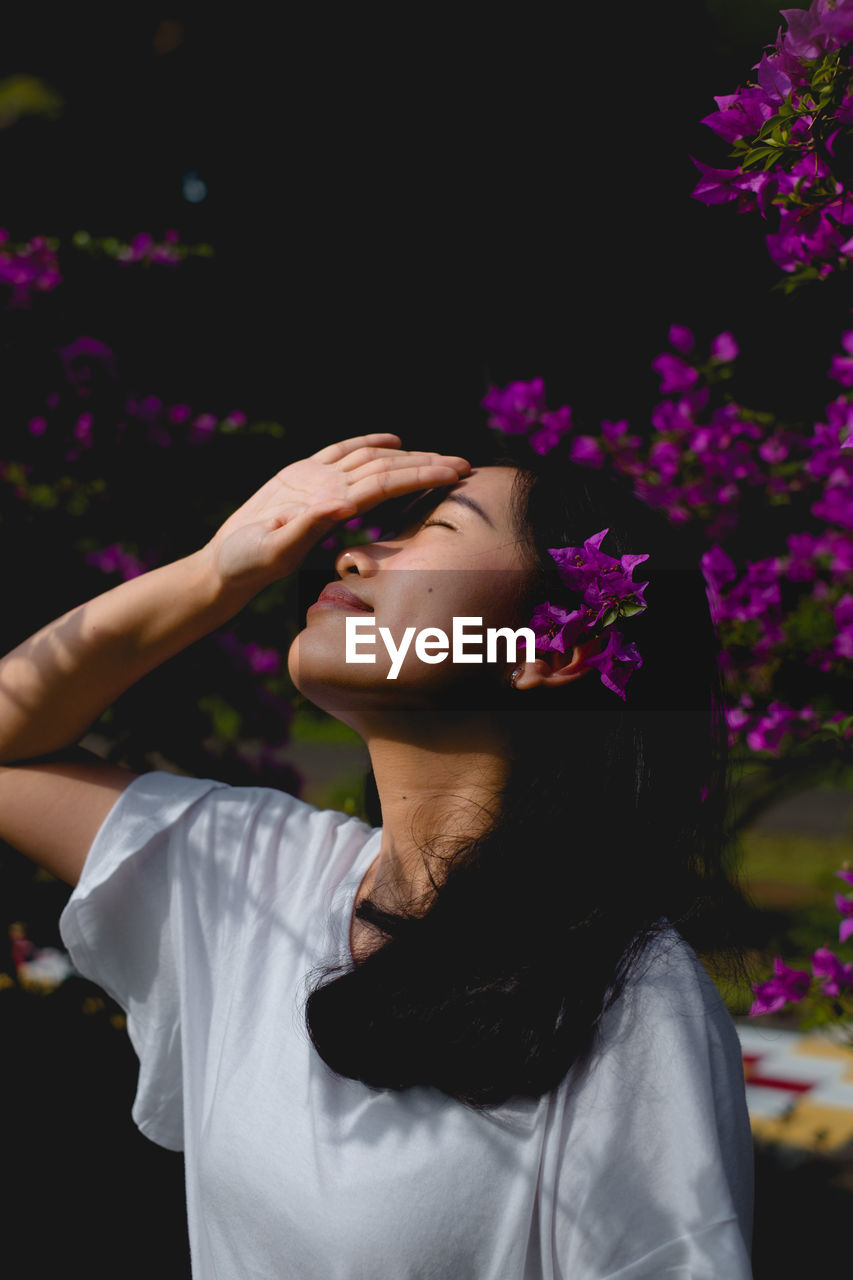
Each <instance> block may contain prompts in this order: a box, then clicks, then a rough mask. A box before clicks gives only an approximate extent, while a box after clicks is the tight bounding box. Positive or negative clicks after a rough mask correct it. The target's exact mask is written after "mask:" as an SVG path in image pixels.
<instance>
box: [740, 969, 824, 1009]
mask: <svg viewBox="0 0 853 1280" xmlns="http://www.w3.org/2000/svg"><path fill="white" fill-rule="evenodd" d="M810 986H811V975H810V974H809V973H808V971H807V970H805V969H789V968H788V966H787V965H786V964H785V963H784V962H783V961H782V960H780V959H779V957H778V956H777V957H776V959H775V960H774V961H773V977H772V978H770V979H769V981H768V982H759V983H757V984H756V985H754V986H753V988H752V989H753V991H754V992H755V996H756V999H755V1000H754V1002H753V1005H752V1008H751V1009H750V1011H749V1016H750V1018H758V1017H760V1016H761V1015H762V1014H764V1013H777V1012H778V1010H779V1009H782V1008H784V1006H785V1005H786V1004H796V1003H798V1001H800V1000H802V999H803V998H804V996H806V995H807V993H808V989H809V987H810Z"/></svg>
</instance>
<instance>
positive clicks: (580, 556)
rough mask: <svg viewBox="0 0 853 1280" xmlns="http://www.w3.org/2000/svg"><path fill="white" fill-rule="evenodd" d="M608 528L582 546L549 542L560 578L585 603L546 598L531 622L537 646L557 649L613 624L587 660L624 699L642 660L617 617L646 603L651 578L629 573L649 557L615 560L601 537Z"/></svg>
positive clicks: (629, 614)
mask: <svg viewBox="0 0 853 1280" xmlns="http://www.w3.org/2000/svg"><path fill="white" fill-rule="evenodd" d="M609 532H610V531H609V529H602V530H601V531H600V532H599V533H596V534H594V535H593V536H592V537H591V538H587V540H586V541H585V542H584V544H583V546H582V547H549V548H548V553H549V555H550V556H551V558H552V560H554V562H555V563H556V565H557V572H558V574H559V577H560V580H561V581H562V583H563V584H564V586H566V587H567V588H568V589H569V590H570V591H576V592H578V593H579V594H580V596H581V604H580V605H579V606H578V607H577V608H576V609H573V610H571V611H569V610H566V609H562V608H561V607H560V606H559V605H555V604H551V603H550V602H547V601H546V602H545V603H544V604H540V605H537V607H536V609H535V611H534V614H533V617H532V618H531V620H530V622H529V624H528V625H529V626H530V627H531V628H532V629H533V632H534V634H535V636H536V647H537V648H538V649H545V650H547V649H556V650H558V652H560V653H566V652H567V651H568V650H569V649H572V648H573V647H574V646H575V645H577V644H582V643H583V642H584V641H585V640H589V639H591V638H592V637H593V636H596V635H599V634H601V633H602V632H604V631H607V630H608V629H610V630H609V634H608V637H607V645H606V647H605V648H604V649H602V651H601V652H600V653H598V654H596V655H594V656H593V657H589V658H587V659H586V664H585V665H587V666H591V667H598V669H599V673H600V676H601V682H602V684H604V685H606V686H607V688H608V689H612V690H613V692H614V693H617V694H618V695H619V697H620V698H622V699H623V700H624V698H625V686H626V684H627V683H628V680H629V678H630V676H631V675H632V674H633V672H634V671H635V670H636V669H637V667H641V666H642V665H643V660H642V658H641V657H640V652H639V650H638V648H637V646H636V644H634V643H633V641H628V642H627V643H626V641H625V639H624V636H623V635H622V633H621V631H617V630H615V628H614V623H616V622H617V621H618V620H619V619H620V618H631V617H633V616H634V614H637V613H641V612H642V611H643V610H644V609H645V608H647V607H648V606H647V604H646V601H645V599H644V597H643V592H644V591H645V589H646V587H647V586H648V585H649V584H648V582H639V583H638V582H634V581H632V577H631V575H632V574H633V572H634V569H635V568H636V566H637V565H638V564H641V563H642V562H643V561H644V560H648V558H649V557H648V555H624V556H622V557H621V558H620V559H618V560H617V559H616V558H615V557H614V556H609V555H607V554H605V552H603V551H602V550H601V543H602V542H603V541H604V538H605V536H606V535H607V534H608V533H609ZM611 628H612V629H611Z"/></svg>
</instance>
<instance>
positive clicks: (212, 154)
mask: <svg viewBox="0 0 853 1280" xmlns="http://www.w3.org/2000/svg"><path fill="white" fill-rule="evenodd" d="M779 21H780V20H779V19H778V17H777V16H776V10H775V6H774V5H771V4H768V3H766V0H755V2H754V3H750V2H749V0H740V2H739V3H737V2H736V0H715V2H714V0H708V3H707V4H703V3H698V2H697V3H690V2H689V0H682V2H681V3H670V2H669V0H667V2H665V3H655V4H645V5H638V4H630V5H629V4H620V3H607V4H585V5H580V4H563V5H544V6H529V7H524V8H522V7H519V6H512V7H510V8H507V9H505V10H497V9H495V8H494V7H489V8H486V7H483V8H479V7H477V9H476V10H474V9H472V11H471V12H470V13H469V12H467V11H465V10H463V8H462V7H460V6H457V7H455V8H452V9H451V8H448V9H447V10H441V9H437V8H436V7H435V6H418V5H409V6H405V7H403V8H397V9H393V10H390V9H389V10H386V11H383V12H381V13H380V12H370V11H365V10H364V9H363V7H358V6H349V7H346V8H345V7H334V8H333V7H330V6H313V7H312V8H311V9H310V10H309V11H308V12H306V11H304V10H296V9H295V7H294V6H286V7H281V6H277V7H275V8H270V9H267V10H265V11H264V14H263V15H262V14H261V13H260V12H255V13H252V11H251V10H250V9H246V10H245V12H244V11H242V10H241V9H239V8H237V7H231V8H230V10H229V11H223V12H221V13H219V14H217V13H216V12H215V11H214V9H213V7H212V6H211V7H205V9H204V10H203V11H193V10H191V9H189V8H187V7H183V8H182V7H177V8H170V9H168V10H166V9H163V8H162V7H160V6H148V5H134V6H127V7H124V6H112V7H111V9H110V10H109V11H108V12H107V16H103V15H101V16H94V15H93V14H90V13H86V12H85V11H81V10H79V9H78V8H77V7H75V6H65V7H63V8H62V9H56V10H54V9H51V10H49V11H48V10H46V9H43V8H41V7H39V6H38V5H34V6H29V7H28V8H27V9H26V10H25V11H23V10H22V9H21V7H19V8H18V11H17V12H16V13H15V14H14V15H11V14H8V13H7V14H4V18H3V39H2V46H0V78H2V77H3V76H6V75H11V74H14V73H18V72H27V73H30V74H34V75H38V76H41V77H43V78H44V79H45V80H46V81H47V82H48V83H49V84H50V85H52V86H53V87H54V88H56V89H57V90H59V91H60V92H61V94H62V95H63V97H64V99H65V104H66V105H65V108H64V111H63V113H62V116H61V118H59V119H58V120H56V121H46V120H42V119H28V118H25V119H22V120H20V121H19V122H17V123H16V124H14V125H13V126H12V127H9V128H7V129H5V130H2V131H0V165H2V178H3V181H2V187H3V200H2V205H0V225H4V226H6V227H7V229H8V230H9V232H10V235H11V237H12V239H13V240H25V239H27V238H29V237H30V236H32V235H35V234H49V235H57V236H60V237H63V238H64V239H67V238H68V237H70V236H71V235H72V234H73V233H74V232H76V231H78V230H81V229H82V230H86V231H88V232H89V233H90V234H91V235H93V236H105V235H116V236H119V237H121V238H130V237H131V236H133V235H134V234H136V233H137V232H140V231H150V232H152V233H153V234H155V236H157V237H158V238H159V237H160V236H161V235H162V233H163V232H164V231H165V230H166V229H167V228H172V227H174V228H176V229H177V230H178V231H179V232H180V236H181V240H182V241H184V242H187V243H191V244H194V243H199V242H208V243H210V244H211V245H213V247H214V249H215V255H216V256H215V258H214V259H212V260H210V261H202V260H192V259H191V260H190V261H188V262H187V263H185V264H184V265H183V266H181V267H180V268H179V269H177V270H174V271H169V270H167V269H165V268H164V269H154V268H152V269H150V270H148V271H145V270H141V269H133V270H130V271H122V270H121V269H120V268H118V267H116V265H115V264H113V263H93V262H91V261H89V260H88V259H86V258H84V257H83V256H80V257H79V258H78V259H73V258H69V259H68V262H67V266H66V264H65V260H63V261H64V266H66V269H65V274H66V279H67V283H66V285H64V286H63V288H61V289H59V290H58V291H57V292H56V293H55V294H50V295H46V296H44V297H43V298H39V299H37V302H36V305H35V306H34V307H33V309H32V310H31V311H21V312H15V313H12V312H7V313H5V314H4V315H3V316H2V319H0V333H2V341H3V355H4V366H5V369H4V375H3V376H4V381H5V392H4V400H5V404H6V430H7V431H13V430H19V429H20V424H21V421H22V420H23V419H22V415H23V414H25V413H27V412H33V411H35V406H37V405H38V403H39V402H40V400H41V399H42V398H43V396H44V393H45V390H46V388H45V385H44V377H45V368H46V363H45V362H46V361H47V359H48V357H49V355H50V350H52V349H53V348H55V346H56V345H58V344H61V343H62V342H70V341H72V340H73V339H74V338H76V337H79V336H80V335H81V334H87V335H91V336H94V337H99V338H101V339H103V340H104V341H106V342H108V343H109V344H110V345H111V346H112V347H113V348H114V350H115V352H116V355H117V358H118V361H119V366H120V369H121V372H122V378H123V382H124V383H125V384H127V385H128V386H130V387H134V388H136V389H137V390H139V391H141V392H143V393H144V392H153V393H156V394H158V395H160V396H162V397H163V399H164V400H166V401H167V402H175V401H182V402H186V403H188V404H191V405H193V406H194V407H195V408H197V409H210V410H212V411H213V412H215V413H225V412H228V411H229V410H231V409H235V408H237V409H242V410H244V411H245V412H246V413H248V414H249V416H250V417H252V418H254V417H261V418H275V419H278V420H279V421H281V422H283V423H285V424H286V425H287V426H288V429H289V430H290V431H291V432H296V433H303V435H304V444H305V448H304V452H305V453H308V452H313V451H314V449H316V448H318V447H319V446H320V445H322V444H325V443H328V442H330V441H331V440H335V439H340V438H343V437H345V436H348V435H352V434H356V433H359V432H362V431H366V430H383V429H385V430H394V431H397V432H398V433H399V434H400V435H401V436H402V439H403V443H404V445H406V446H408V447H422V446H426V447H430V448H437V449H442V450H445V449H452V450H453V451H457V450H460V446H462V445H463V444H464V442H465V440H466V438H467V433H468V432H469V430H471V429H473V428H474V426H475V425H479V423H480V421H481V419H482V414H481V411H480V410H479V407H478V406H479V400H480V398H481V396H482V395H483V393H484V391H485V389H486V387H487V385H488V383H489V382H490V381H494V382H496V383H499V384H502V383H505V382H507V381H509V380H511V379H516V378H522V379H528V378H531V377H534V376H536V375H542V376H544V377H545V378H546V384H547V388H548V398H549V403H550V404H551V405H552V406H556V405H558V404H561V403H565V402H569V403H571V404H572V406H573V407H574V410H575V418H576V421H577V422H579V423H580V424H581V425H582V426H583V427H585V428H586V429H588V430H591V431H595V430H596V429H597V426H598V423H599V422H600V420H601V418H602V417H608V418H617V417H621V416H629V417H630V418H631V419H632V425H634V426H636V428H638V429H640V430H642V429H643V428H644V425H645V421H647V419H648V412H649V409H650V408H651V406H652V405H653V404H654V402H655V393H656V390H657V380H656V377H655V375H654V374H653V373H652V371H651V369H650V367H649V366H650V361H651V360H652V358H653V357H654V356H655V355H656V354H657V353H658V352H659V351H660V350H662V349H664V347H665V343H666V333H667V329H668V327H669V325H670V324H671V323H672V322H674V321H677V322H679V323H682V324H687V325H690V326H692V327H693V328H694V329H695V330H696V332H697V336H698V337H699V339H700V342H705V343H707V341H708V340H709V339H710V337H711V336H712V335H713V334H715V333H717V332H718V331H720V330H721V329H730V330H732V331H733V332H734V333H735V336H736V337H737V339H738V341H739V343H740V345H741V349H742V356H741V360H740V362H739V374H738V380H737V383H736V386H735V390H736V392H737V393H738V394H740V395H741V397H742V398H743V399H744V400H745V401H746V402H747V403H751V404H752V405H753V406H754V407H757V408H774V409H776V410H777V412H780V413H782V414H784V415H786V416H789V417H793V418H796V417H797V416H798V415H800V414H803V415H805V414H807V413H808V412H809V410H810V409H811V410H814V409H815V408H816V407H817V408H819V407H820V406H821V405H822V404H823V402H824V400H825V399H828V398H829V397H830V396H831V395H832V394H833V389H832V385H831V384H830V383H829V382H828V380H827V379H826V377H825V371H826V367H827V365H828V361H829V353H830V351H831V350H832V346H833V335H834V334H836V333H837V332H838V331H839V330H840V329H841V328H842V327H846V325H847V323H848V310H849V306H850V299H849V297H847V296H846V295H844V293H843V281H842V282H841V284H840V285H839V284H838V283H837V282H833V283H832V284H830V285H829V286H828V287H823V288H820V289H819V290H818V293H817V295H815V293H814V292H813V291H812V290H809V289H806V290H803V291H802V292H801V293H800V294H796V295H794V296H793V297H791V298H785V297H783V296H782V295H781V294H780V293H779V292H774V290H773V285H774V284H775V283H776V282H777V280H778V278H779V273H778V271H777V270H776V268H775V267H773V265H772V264H771V263H770V261H769V259H768V258H767V255H766V251H765V248H764V243H763V235H764V231H765V229H766V228H765V227H764V226H763V224H762V223H761V221H760V219H759V218H758V216H757V215H754V214H751V215H743V216H738V215H737V214H736V213H735V211H734V210H733V209H732V208H731V207H726V208H723V209H713V208H712V209H706V208H705V206H703V205H701V204H699V203H698V202H696V201H694V200H692V199H691V198H690V192H691V190H692V188H693V186H694V184H695V181H696V177H697V175H696V170H695V169H694V167H693V165H692V163H691V160H690V155H691V154H694V155H696V156H697V157H699V158H702V159H704V160H705V161H706V162H709V163H712V164H716V165H719V166H723V165H725V164H726V163H727V161H726V159H725V155H726V150H725V147H724V146H723V144H722V143H720V142H719V140H718V139H716V138H715V137H714V135H713V134H712V133H711V132H710V131H709V130H708V129H707V128H706V127H703V126H702V125H700V124H699V120H700V119H701V117H702V116H703V115H705V114H707V113H708V112H709V111H711V110H713V107H714V104H713V95H714V94H721V93H727V92H730V91H731V90H733V89H734V87H735V86H736V85H737V84H738V83H742V82H743V81H744V80H745V79H746V78H747V77H748V74H749V68H750V66H751V65H752V64H753V63H755V62H756V61H757V60H758V58H759V56H760V52H761V46H762V44H763V43H765V42H768V41H771V40H772V39H773V38H774V36H775V32H776V27H777V25H778V23H779ZM192 171H195V172H196V173H197V174H198V176H199V178H201V179H202V180H203V182H204V183H205V185H206V187H207V196H206V198H205V199H204V200H203V201H202V202H201V203H195V204H193V203H189V202H188V201H187V200H185V199H184V196H183V194H182V183H183V180H184V177H185V175H186V174H187V173H190V172H192ZM48 348H49V349H50V350H48ZM297 438H301V437H297ZM288 448H290V445H289V446H288ZM462 451H464V449H463V450H462ZM288 460H289V459H288ZM165 465H168V460H167V459H166V461H165V462H164V466H165ZM200 482H201V483H203V476H201V477H200ZM152 520H156V494H153V495H152ZM11 550H12V552H14V549H11ZM6 554H7V556H8V555H9V554H10V549H9V548H7V549H6ZM48 613H49V615H50V616H53V610H51V609H50V608H49V607H48ZM57 892H58V898H57V904H56V905H57V916H58V912H59V910H60V909H61V900H60V899H61V897H62V893H63V891H62V890H61V888H60V887H57ZM32 934H33V936H36V930H35V928H34V929H33V930H32ZM37 940H38V941H41V942H44V941H45V938H44V937H43V936H42V937H39V938H37ZM77 981H78V980H72V982H70V983H68V984H66V987H65V988H64V989H63V990H61V991H59V992H57V993H55V994H54V995H53V996H51V997H50V998H49V999H50V1001H52V1002H54V1004H53V1007H52V1009H53V1011H52V1013H51V1016H50V1017H48V1016H47V1014H46V1012H44V1010H45V1009H46V1004H45V1003H43V1002H40V1001H39V1000H38V999H37V998H36V997H33V996H30V995H27V994H26V993H22V992H19V991H6V992H0V999H2V1000H5V1001H7V1010H8V1012H9V1017H8V1021H7V1024H6V1025H7V1026H8V1027H10V1028H11V1032H10V1039H9V1042H8V1043H7V1044H6V1045H5V1046H4V1054H3V1056H4V1059H5V1067H4V1077H3V1081H4V1095H5V1107H4V1111H5V1113H6V1118H5V1120H4V1121H3V1122H2V1123H3V1128H4V1130H5V1141H4V1143H3V1148H4V1151H5V1152H6V1164H7V1172H8V1174H9V1177H10V1179H11V1182H12V1190H11V1193H10V1195H9V1198H7V1201H6V1203H5V1205H4V1208H5V1210H6V1213H5V1215H4V1216H5V1218H6V1223H7V1227H6V1239H5V1245H6V1251H7V1253H8V1254H9V1255H11V1254H14V1253H16V1252H17V1251H21V1252H22V1254H23V1261H24V1262H25V1264H26V1265H27V1267H28V1269H29V1270H32V1271H33V1272H35V1271H36V1270H37V1269H39V1268H43V1267H44V1266H46V1265H48V1261H49V1260H53V1262H54V1263H55V1260H56V1259H57V1258H60V1259H61V1258H64V1259H66V1261H68V1262H71V1263H72V1265H73V1266H76V1265H78V1264H79V1263H83V1264H84V1265H85V1268H86V1270H87V1272H88V1275H89V1276H90V1277H93V1278H94V1277H97V1276H101V1275H103V1276H107V1275H110V1276H112V1275H114V1274H120V1275H134V1274H140V1275H148V1274H151V1273H152V1272H153V1271H154V1268H155V1267H156V1269H157V1272H158V1273H159V1274H160V1275H161V1276H163V1277H164V1280H165V1278H166V1277H171V1276H175V1277H179V1276H183V1275H185V1274H186V1263H185V1260H184V1256H185V1255H184V1252H183V1251H184V1250H185V1245H184V1244H183V1243H182V1236H183V1201H182V1191H181V1163H180V1157H179V1156H171V1155H169V1154H167V1153H164V1152H162V1151H160V1150H159V1149H158V1148H156V1147H154V1146H153V1145H152V1144H150V1143H148V1142H147V1141H146V1140H145V1139H143V1138H142V1137H141V1136H140V1135H139V1134H138V1133H137V1132H136V1131H135V1129H134V1127H133V1125H132V1122H131V1120H130V1116H129V1109H130V1103H131V1101H132V1097H133V1091H134V1083H135V1059H134V1057H133V1054H132V1050H131V1049H130V1047H129V1045H128V1043H127V1042H126V1038H125V1037H124V1035H123V1033H122V1032H120V1031H116V1030H115V1029H114V1028H113V1027H111V1026H110V1024H109V1021H108V1019H107V1018H106V1017H105V1016H100V1015H93V1017H91V1018H88V1019H87V1018H82V1019H81V1018H80V1016H79V1004H80V992H79V990H77V989H76V988H77ZM63 1001H65V1002H66V1004H67V1009H68V1013H67V1019H66V1021H67V1034H65V1035H64V1036H62V1037H61V1039H60V1040H58V1041H57V1040H56V1038H55V1037H56V1026H57V1022H58V1020H59V1021H61V1013H57V1010H56V1002H59V1003H60V1005H61V1003H62V1002H63ZM92 1063H96V1064H97V1067H96V1068H93V1067H92ZM769 1177H770V1175H769V1174H768V1181H767V1182H765V1184H764V1186H765V1187H766V1188H767V1190H766V1192H765V1193H764V1194H765V1196H766V1197H767V1199H768V1202H769V1199H770V1196H771V1191H770V1187H771V1182H770V1181H769ZM785 1185H787V1186H789V1187H791V1188H793V1186H794V1184H792V1183H790V1182H789V1183H787V1184H785ZM781 1187H782V1184H781V1183H779V1186H776V1185H775V1184H774V1185H773V1190H772V1195H773V1197H774V1201H775V1203H777V1204H782V1203H783V1201H784V1194H785V1193H784V1192H783V1191H782V1190H781V1189H780V1188H781ZM787 1194H788V1195H789V1198H790V1199H791V1203H792V1204H793V1203H794V1201H795V1198H796V1197H795V1192H794V1191H793V1190H792V1191H790V1192H788V1193H787ZM761 1203H763V1202H761ZM762 1220H763V1219H762ZM768 1239H769V1237H768V1238H762V1243H761V1244H760V1248H761V1249H763V1250H764V1254H763V1255H761V1256H763V1257H769V1254H768V1253H767V1250H768V1248H769V1247H770V1246H769V1243H768ZM791 1256H792V1255H791V1254H790V1251H789V1253H788V1258H789V1261H790V1258H791ZM758 1260H759V1259H758V1258H757V1263H758ZM756 1274H757V1275H758V1274H759V1270H758V1265H757V1267H756ZM774 1274H776V1275H782V1274H786V1273H785V1272H783V1271H781V1270H778V1269H774ZM790 1274H793V1272H790Z"/></svg>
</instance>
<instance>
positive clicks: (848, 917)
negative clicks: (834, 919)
mask: <svg viewBox="0 0 853 1280" xmlns="http://www.w3.org/2000/svg"><path fill="white" fill-rule="evenodd" d="M835 905H836V907H837V908H838V910H839V912H840V913H841V915H842V916H843V919H842V921H841V924H840V926H839V929H838V941H839V942H846V941H847V939H848V938H849V937H850V935H851V934H852V933H853V898H847V897H845V895H844V894H843V893H837V894H836V895H835Z"/></svg>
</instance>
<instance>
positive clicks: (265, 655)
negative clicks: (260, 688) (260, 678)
mask: <svg viewBox="0 0 853 1280" xmlns="http://www.w3.org/2000/svg"><path fill="white" fill-rule="evenodd" d="M245 655H246V660H247V661H248V663H249V667H250V668H251V670H252V671H255V672H257V674H258V675H265V676H266V675H273V676H274V675H277V674H278V672H279V669H280V667H281V654H280V653H279V652H278V650H277V649H262V648H261V646H260V645H259V644H254V643H250V644H247V645H246V648H245Z"/></svg>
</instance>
